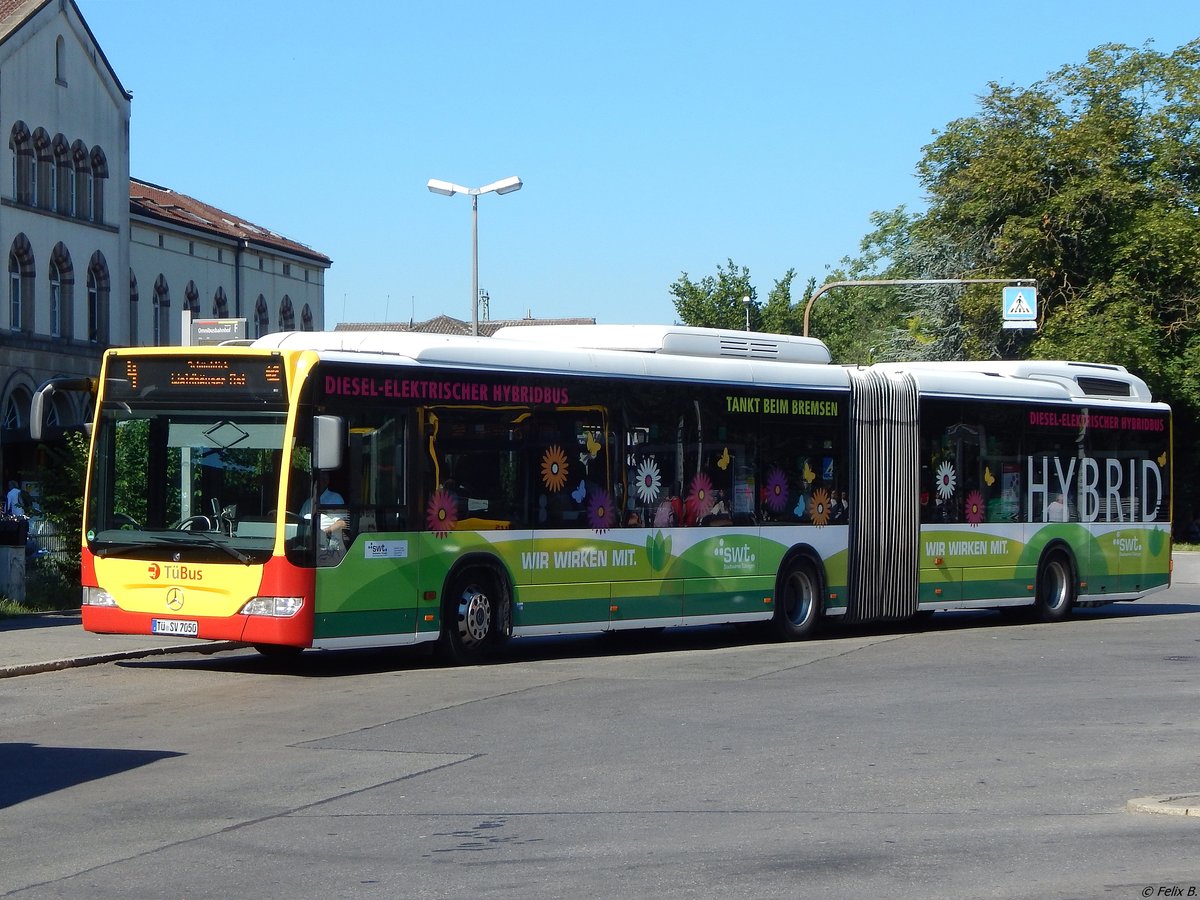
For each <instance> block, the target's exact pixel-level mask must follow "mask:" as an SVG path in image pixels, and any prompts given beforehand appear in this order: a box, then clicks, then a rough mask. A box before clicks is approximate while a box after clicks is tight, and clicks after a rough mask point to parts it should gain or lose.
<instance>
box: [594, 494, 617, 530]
mask: <svg viewBox="0 0 1200 900" xmlns="http://www.w3.org/2000/svg"><path fill="white" fill-rule="evenodd" d="M587 514H588V524H589V525H591V526H592V528H594V529H595V530H596V531H598V532H600V533H601V534H603V533H604V532H605V531H607V530H608V529H610V528H612V527H613V526H614V525H615V524H617V511H616V510H615V509H613V502H612V498H611V497H610V496H608V491H605V490H596V491H592V495H591V496H590V497H588V511H587Z"/></svg>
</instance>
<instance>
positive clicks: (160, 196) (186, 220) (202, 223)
mask: <svg viewBox="0 0 1200 900" xmlns="http://www.w3.org/2000/svg"><path fill="white" fill-rule="evenodd" d="M3 2H5V0H0V3H3ZM129 212H130V213H131V214H132V215H139V216H145V217H146V218H150V219H158V220H160V221H165V222H173V223H175V224H177V225H182V226H185V227H187V228H193V229H199V230H201V231H207V232H209V233H210V234H215V235H219V236H221V237H226V238H229V239H231V240H235V241H247V242H249V243H250V244H257V245H259V246H261V247H267V248H269V249H272V250H277V251H284V252H286V253H292V254H295V255H296V256H302V257H305V258H307V259H310V260H312V261H313V262H315V263H318V264H320V265H323V266H329V265H330V264H331V263H332V260H330V258H329V257H328V256H326V255H325V254H323V253H319V252H317V251H316V250H313V249H312V248H311V247H309V246H307V245H305V244H301V243H300V242H298V241H294V240H292V239H291V238H286V237H284V236H283V235H281V234H276V233H275V232H274V231H271V230H269V229H267V228H263V227H262V226H261V225H255V224H254V223H253V222H248V221H247V220H245V219H242V218H240V217H238V216H236V215H234V214H233V213H230V212H226V211H224V210H221V209H217V208H216V207H215V206H210V205H209V204H207V203H204V202H202V201H200V200H197V199H196V198H195V197H189V196H188V195H187V194H181V193H179V192H178V191H175V190H172V189H171V188H166V187H162V186H161V185H157V184H151V183H150V182H148V181H141V180H140V179H137V178H131V179H129Z"/></svg>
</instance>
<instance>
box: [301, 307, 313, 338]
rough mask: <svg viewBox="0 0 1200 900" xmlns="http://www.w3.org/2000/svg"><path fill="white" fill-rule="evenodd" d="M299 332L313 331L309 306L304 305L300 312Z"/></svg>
mask: <svg viewBox="0 0 1200 900" xmlns="http://www.w3.org/2000/svg"><path fill="white" fill-rule="evenodd" d="M300 330H301V331H312V330H313V314H312V309H311V308H310V307H309V305H308V304H307V303H305V304H304V309H302V310H300Z"/></svg>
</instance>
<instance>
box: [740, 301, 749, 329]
mask: <svg viewBox="0 0 1200 900" xmlns="http://www.w3.org/2000/svg"><path fill="white" fill-rule="evenodd" d="M750 303H751V300H750V295H749V294H747V295H746V296H745V297H743V298H742V306H744V307H745V308H746V330H747V331H749V330H750Z"/></svg>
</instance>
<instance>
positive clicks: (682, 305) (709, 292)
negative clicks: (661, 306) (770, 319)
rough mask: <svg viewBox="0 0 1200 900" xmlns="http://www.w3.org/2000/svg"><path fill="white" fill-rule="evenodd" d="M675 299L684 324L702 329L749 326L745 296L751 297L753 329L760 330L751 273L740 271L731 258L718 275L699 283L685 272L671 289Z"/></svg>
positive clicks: (740, 328)
mask: <svg viewBox="0 0 1200 900" xmlns="http://www.w3.org/2000/svg"><path fill="white" fill-rule="evenodd" d="M668 290H669V291H670V292H671V296H672V297H674V298H675V299H674V300H673V301H672V302H673V303H674V304H675V312H676V314H677V315H678V316H679V321H681V322H683V323H684V324H685V325H697V326H700V327H702V328H735V329H737V330H739V331H741V330H742V329H744V328H745V327H746V306H745V304H744V303H742V298H743V297H749V298H750V301H751V303H750V327H751V328H757V327H758V321H759V316H760V311H759V309H758V304H757V302H756V300H757V296H758V295H757V293H756V292H755V290H754V287H753V286H752V285H751V284H750V270H749V269H747V268H746V267H745V266H742V267H741V268H740V269H739V268H738V267H737V265H736V264H735V263H734V261H733V260H732V259H731V260H729V264H728V265H727V266H725V267H724V268H722V267H721V266H717V274H716V275H715V276H714V275H705V276H704V277H703V278H701V279H700V281H698V282H695V281H692V280H691V278H689V277H688V274H687V272H683V273H682V274H680V276H679V277H678V278H677V279H676V280H675V282H674V283H673V284H672V285H671V287H670V288H669V289H668Z"/></svg>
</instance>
